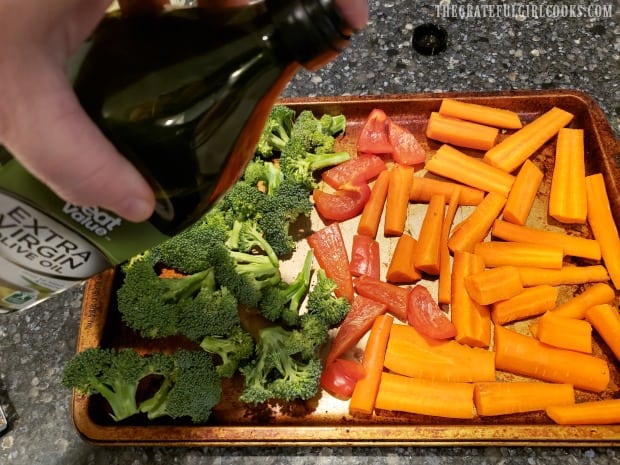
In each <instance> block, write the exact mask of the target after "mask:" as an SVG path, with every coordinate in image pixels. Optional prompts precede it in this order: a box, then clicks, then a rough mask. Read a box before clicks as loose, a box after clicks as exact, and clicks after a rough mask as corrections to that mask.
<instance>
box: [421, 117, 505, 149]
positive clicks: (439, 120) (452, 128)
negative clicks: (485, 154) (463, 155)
mask: <svg viewBox="0 0 620 465" xmlns="http://www.w3.org/2000/svg"><path fill="white" fill-rule="evenodd" d="M498 135H499V129H497V128H494V127H491V126H487V125H484V124H479V123H473V122H471V121H465V120H462V119H458V118H453V117H451V116H445V115H442V114H441V113H437V112H435V111H434V112H432V113H431V115H430V117H429V118H428V123H427V125H426V137H428V138H429V139H433V140H437V141H439V142H444V143H446V144H452V145H456V146H458V147H465V148H470V149H477V150H489V149H490V148H491V147H493V146H494V145H495V142H496V141H497V137H498Z"/></svg>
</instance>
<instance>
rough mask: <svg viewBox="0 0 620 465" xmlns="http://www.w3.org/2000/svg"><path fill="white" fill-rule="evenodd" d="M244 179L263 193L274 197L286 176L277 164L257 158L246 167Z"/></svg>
mask: <svg viewBox="0 0 620 465" xmlns="http://www.w3.org/2000/svg"><path fill="white" fill-rule="evenodd" d="M243 179H244V181H245V182H247V183H248V184H251V185H254V186H258V187H259V189H260V190H261V192H265V193H266V194H267V195H272V194H273V191H274V190H275V189H276V188H277V187H278V186H279V185H280V184H281V183H282V180H283V179H284V176H283V174H282V170H281V169H280V167H278V166H276V164H275V163H273V162H270V161H265V160H261V159H256V158H255V159H253V160H252V161H250V163H248V166H246V168H245V172H244V174H243Z"/></svg>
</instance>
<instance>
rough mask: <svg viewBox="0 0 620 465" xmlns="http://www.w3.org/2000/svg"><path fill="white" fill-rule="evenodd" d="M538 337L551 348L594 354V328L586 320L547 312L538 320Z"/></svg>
mask: <svg viewBox="0 0 620 465" xmlns="http://www.w3.org/2000/svg"><path fill="white" fill-rule="evenodd" d="M536 337H537V338H538V340H539V341H540V342H544V343H545V344H549V345H550V346H554V347H559V348H561V349H568V350H576V351H577V352H584V353H586V354H591V353H592V326H591V325H590V323H588V322H587V321H585V320H576V319H575V318H567V317H564V316H557V315H556V314H555V313H554V312H546V313H545V314H544V315H543V316H541V317H540V318H539V319H538V329H537V330H536Z"/></svg>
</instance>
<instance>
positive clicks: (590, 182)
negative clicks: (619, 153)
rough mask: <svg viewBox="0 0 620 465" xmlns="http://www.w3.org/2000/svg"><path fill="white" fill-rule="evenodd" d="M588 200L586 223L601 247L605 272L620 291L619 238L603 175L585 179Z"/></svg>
mask: <svg viewBox="0 0 620 465" xmlns="http://www.w3.org/2000/svg"><path fill="white" fill-rule="evenodd" d="M586 197H587V199H588V214H587V218H588V223H589V225H590V228H591V229H592V233H593V234H594V238H595V239H596V240H597V241H598V243H599V244H600V246H601V255H602V257H603V263H604V264H605V268H607V272H608V273H609V276H610V278H611V280H612V282H613V283H614V287H615V288H616V289H620V237H619V236H618V228H617V227H616V224H615V222H614V217H613V215H612V213H611V206H610V204H609V198H608V197H607V190H606V188H605V180H604V179H603V175H602V174H600V173H598V174H592V175H590V176H587V177H586Z"/></svg>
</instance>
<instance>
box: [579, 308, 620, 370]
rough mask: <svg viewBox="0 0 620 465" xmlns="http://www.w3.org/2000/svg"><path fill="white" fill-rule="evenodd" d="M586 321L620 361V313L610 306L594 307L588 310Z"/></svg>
mask: <svg viewBox="0 0 620 465" xmlns="http://www.w3.org/2000/svg"><path fill="white" fill-rule="evenodd" d="M585 317H586V320H587V321H589V322H590V324H591V325H592V326H593V327H594V329H595V330H596V332H597V333H598V334H599V335H600V336H601V337H602V338H603V341H605V343H606V344H607V346H608V347H609V348H610V349H611V351H612V352H613V354H614V355H615V357H616V359H618V360H620V313H618V309H617V308H615V307H613V306H612V305H610V304H601V305H594V306H592V307H590V308H589V309H587V310H586V313H585Z"/></svg>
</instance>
